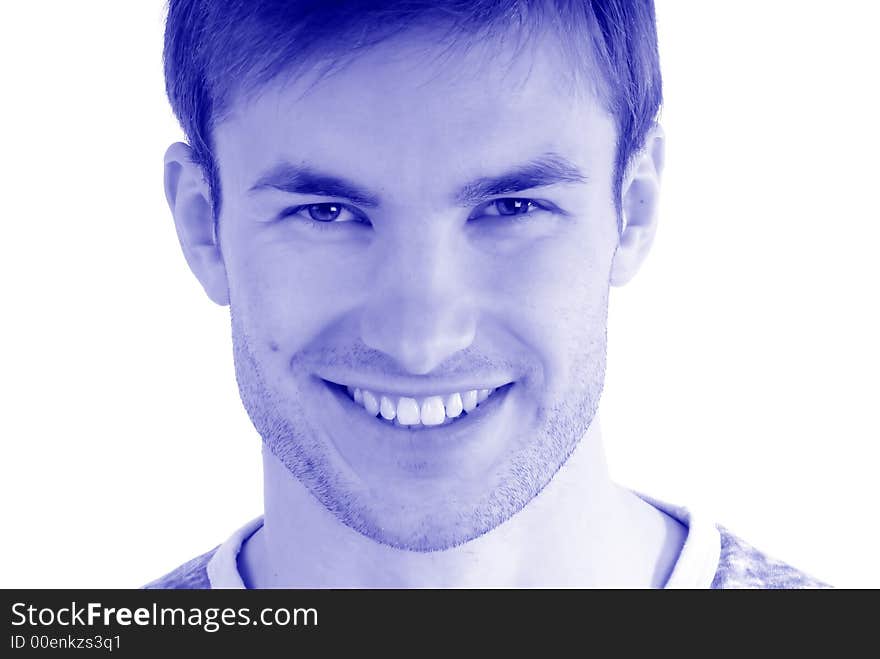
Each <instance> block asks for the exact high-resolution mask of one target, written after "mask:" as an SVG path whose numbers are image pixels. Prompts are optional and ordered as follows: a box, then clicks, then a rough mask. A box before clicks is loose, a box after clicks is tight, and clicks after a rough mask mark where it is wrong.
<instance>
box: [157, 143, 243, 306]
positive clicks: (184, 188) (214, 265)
mask: <svg viewBox="0 0 880 659" xmlns="http://www.w3.org/2000/svg"><path fill="white" fill-rule="evenodd" d="M192 156H193V153H192V149H190V147H189V146H188V145H186V144H184V143H182V142H175V143H174V144H172V145H171V146H170V147H168V150H167V151H166V152H165V198H166V199H167V200H168V206H169V207H170V208H171V214H172V215H173V216H174V226H175V227H176V228H177V238H178V240H180V246H181V247H182V248H183V255H184V257H186V262H187V263H188V264H189V268H190V270H192V272H193V274H194V275H195V276H196V278H197V279H198V280H199V282H200V283H201V284H202V287H203V288H204V289H205V292H206V293H207V294H208V297H209V298H211V299H212V300H213V301H214V302H216V303H217V304H220V305H227V304H229V287H228V285H227V281H226V266H225V265H224V264H223V255H222V254H221V253H220V246H219V244H218V242H217V239H216V236H215V233H214V216H213V213H212V210H211V194H210V191H209V188H208V183H207V181H205V177H204V175H203V173H202V168H201V167H200V166H199V165H198V164H196V163H195V162H193V157H192Z"/></svg>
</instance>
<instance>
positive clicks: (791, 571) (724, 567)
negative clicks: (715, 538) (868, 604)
mask: <svg viewBox="0 0 880 659" xmlns="http://www.w3.org/2000/svg"><path fill="white" fill-rule="evenodd" d="M717 526H718V531H719V532H720V533H721V559H720V560H719V561H718V570H717V571H716V572H715V578H714V579H713V580H712V588H768V589H769V588H792V589H793V588H832V586H830V585H829V584H827V583H824V582H822V581H819V580H818V579H816V578H814V577H811V576H810V575H808V574H805V573H804V572H801V571H800V570H797V569H795V568H793V567H792V566H791V565H788V564H787V563H784V562H782V561H780V560H778V559H776V558H773V557H772V556H768V555H767V554H765V553H764V552H762V551H760V550H758V549H755V548H754V547H753V546H752V545H750V544H749V543H747V542H746V541H745V540H743V539H742V538H739V537H737V536H735V535H734V534H733V533H731V532H730V531H728V530H727V529H726V528H724V527H723V526H721V525H717Z"/></svg>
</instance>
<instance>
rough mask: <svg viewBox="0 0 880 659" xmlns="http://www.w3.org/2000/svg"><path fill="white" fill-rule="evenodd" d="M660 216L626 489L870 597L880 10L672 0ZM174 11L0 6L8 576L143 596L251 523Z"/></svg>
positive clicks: (620, 305)
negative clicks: (190, 178)
mask: <svg viewBox="0 0 880 659" xmlns="http://www.w3.org/2000/svg"><path fill="white" fill-rule="evenodd" d="M657 14H658V24H659V31H660V49H661V61H662V66H663V74H664V79H665V100H666V103H665V109H664V111H663V115H662V120H663V124H664V126H665V128H666V132H667V137H668V142H667V144H668V148H667V162H666V172H665V175H664V192H663V199H662V208H661V213H662V220H661V227H660V231H659V234H658V237H657V240H656V242H655V246H654V251H653V253H652V254H651V256H650V258H649V260H648V262H647V264H646V266H645V267H644V269H643V271H642V272H641V273H640V274H639V276H638V277H637V278H636V279H635V280H634V281H633V282H632V283H631V284H630V285H629V286H627V287H626V288H623V289H616V290H615V292H614V293H613V295H612V302H611V318H610V327H609V341H610V344H609V369H608V378H607V386H606V393H605V397H604V399H603V405H602V423H603V432H604V435H605V441H606V445H607V451H608V458H609V463H610V466H611V468H612V472H613V475H614V476H615V478H617V479H618V480H619V481H620V482H622V483H624V484H626V485H629V486H631V487H634V488H637V489H640V490H642V491H645V492H647V493H650V494H652V495H654V496H658V497H661V498H667V499H669V500H671V501H674V502H678V503H684V504H688V505H696V507H698V508H700V509H703V510H706V511H707V512H709V513H710V514H711V515H713V516H714V517H715V518H716V521H719V522H721V523H723V524H725V525H726V526H727V527H729V528H730V529H732V530H733V531H734V532H736V533H737V534H739V535H740V536H742V537H744V538H745V539H746V540H748V541H750V542H751V543H752V544H755V545H757V546H758V547H759V548H761V549H764V550H765V551H767V552H769V553H771V554H774V555H776V556H778V557H779V558H782V559H784V560H786V561H788V562H790V563H792V564H794V565H795V566H796V567H799V568H801V569H802V570H805V571H807V572H810V573H812V574H814V575H815V576H817V577H819V578H822V579H825V580H827V581H829V582H831V583H833V584H835V585H838V586H851V587H860V586H872V587H880V568H878V566H877V562H876V548H877V546H878V545H880V522H878V515H877V514H876V507H877V504H878V501H880V499H878V496H877V494H876V490H875V487H876V485H875V484H876V482H877V481H876V478H875V474H876V473H877V471H878V467H880V451H878V441H880V422H878V419H877V404H876V399H877V394H878V386H877V377H878V372H880V351H878V347H877V337H878V336H880V320H878V317H880V313H878V294H877V284H878V282H880V265H878V250H880V212H878V210H877V209H878V203H880V199H878V183H877V180H878V174H880V168H878V154H880V140H878V132H877V117H878V116H880V108H878V93H877V91H876V89H877V81H878V78H877V71H876V64H877V62H880V48H878V46H877V45H876V44H877V43H878V42H877V40H876V38H875V30H876V26H877V25H878V24H880V11H878V8H877V6H876V5H875V4H874V3H868V2H862V1H851V2H841V3H834V4H833V5H832V4H829V3H827V2H818V1H817V2H793V1H790V2H783V1H781V0H777V1H775V2H771V3H768V2H758V1H757V0H751V1H748V2H745V1H741V2H735V3H734V2H721V1H718V2H711V3H709V2H681V0H659V2H658V6H657ZM162 21H163V9H162V6H161V3H160V2H137V3H135V2H126V3H120V2H111V1H109V0H104V1H98V0H90V1H89V2H76V3H72V2H62V1H56V2H51V3H15V4H14V5H10V6H9V7H5V8H4V11H3V17H2V20H0V67H2V89H3V102H2V106H0V117H2V122H0V126H2V130H3V136H2V158H0V185H2V195H0V232H2V239H0V293H2V307H0V309H2V323H0V333H2V340H0V369H2V380H0V382H2V384H0V386H2V388H3V391H2V397H0V400H2V403H0V405H2V414H0V438H2V449H0V450H2V454H0V501H2V511H3V529H4V530H3V539H2V549H0V551H2V560H0V586H3V587H53V586H59V587H61V586H69V587H77V586H83V587H131V586H139V585H141V584H143V583H145V582H146V581H149V580H151V579H153V578H155V577H157V576H159V575H160V574H163V573H164V572H166V571H168V570H170V569H171V568H173V567H175V566H177V565H178V564H179V563H181V562H183V561H184V560H187V559H189V558H191V557H192V556H195V555H196V554H199V553H202V552H204V551H206V550H208V549H210V548H211V547H213V546H214V545H215V544H217V543H218V542H220V541H221V540H223V539H225V537H226V536H227V535H229V533H231V532H232V531H233V530H234V529H235V528H236V527H238V526H239V525H241V524H242V523H244V522H245V521H247V520H248V519H250V518H252V517H254V516H256V515H257V514H259V512H260V511H261V509H262V508H261V505H262V503H261V498H262V495H261V473H260V449H259V438H258V436H257V435H256V433H255V432H254V430H253V429H252V427H251V425H250V422H249V421H248V419H247V417H246V415H245V413H244V411H243V409H242V407H241V404H240V402H239V399H238V391H237V388H236V385H235V381H234V374H233V368H232V357H231V347H230V339H229V327H228V314H227V311H226V309H223V308H220V307H217V306H214V305H213V304H212V303H211V302H209V301H208V299H207V298H206V297H205V296H204V294H203V293H202V291H201V289H200V288H199V287H198V285H197V283H196V281H195V280H194V278H192V277H191V275H190V274H189V271H188V269H187V267H186V265H185V263H184V260H183V257H182V255H181V254H180V250H179V248H178V245H177V239H176V236H175V233H174V229H173V225H172V222H171V217H170V214H169V211H168V209H167V207H166V205H165V199H164V196H163V192H162V156H163V153H164V150H165V148H166V146H167V145H168V144H169V143H171V142H173V141H175V140H177V139H179V138H180V137H181V134H180V130H179V128H178V127H177V124H176V122H175V120H174V119H173V117H172V115H171V112H170V110H169V108H168V105H167V102H166V100H165V98H164V87H163V80H162V71H161V46H162Z"/></svg>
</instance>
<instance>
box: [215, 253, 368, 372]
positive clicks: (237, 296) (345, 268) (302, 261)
mask: <svg viewBox="0 0 880 659" xmlns="http://www.w3.org/2000/svg"><path fill="white" fill-rule="evenodd" d="M357 272H358V266H357V265H356V264H355V263H353V262H352V260H351V259H350V258H344V257H343V258H340V256H339V254H338V253H337V254H335V255H331V254H326V253H324V250H319V249H318V250H316V249H314V248H309V249H303V248H300V249H297V247H296V245H295V243H291V242H286V243H285V242H277V241H276V242H274V243H271V242H267V243H266V244H262V245H252V246H250V247H249V248H245V249H239V250H238V254H237V255H236V258H235V259H233V272H232V273H230V277H229V278H230V298H231V304H232V306H233V308H234V309H235V312H236V314H237V315H238V316H239V317H240V318H242V320H243V322H244V324H245V325H246V327H247V329H248V332H249V333H250V334H251V335H252V336H255V337H257V338H258V340H259V341H261V342H262V343H265V344H267V345H268V346H269V347H270V348H271V349H273V350H276V351H280V352H282V353H284V354H287V355H290V354H292V353H294V352H297V351H299V350H301V349H303V348H304V347H306V346H308V345H309V344H310V343H312V342H313V341H315V340H316V339H317V338H318V337H321V336H323V335H324V333H325V332H326V331H327V328H328V327H330V326H332V325H333V324H334V323H335V322H336V321H338V320H340V319H342V318H344V317H345V315H346V314H347V312H348V311H349V310H350V309H351V308H352V307H354V306H355V305H356V300H355V298H356V295H357V291H358V285H360V286H362V285H363V282H362V277H361V278H359V277H358V276H357Z"/></svg>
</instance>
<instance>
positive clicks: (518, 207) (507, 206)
mask: <svg viewBox="0 0 880 659" xmlns="http://www.w3.org/2000/svg"><path fill="white" fill-rule="evenodd" d="M536 210H550V209H549V208H548V207H547V206H546V205H544V204H542V203H539V202H537V201H535V200H534V199H526V198H525V197H504V198H503V199H493V200H492V201H489V202H486V203H485V204H483V205H481V206H479V207H478V208H477V209H476V210H475V211H474V213H473V214H472V215H471V217H470V219H477V218H479V217H512V216H516V215H529V214H531V213H534V212H535V211H536Z"/></svg>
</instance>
